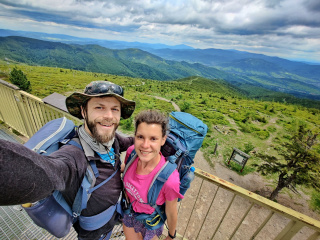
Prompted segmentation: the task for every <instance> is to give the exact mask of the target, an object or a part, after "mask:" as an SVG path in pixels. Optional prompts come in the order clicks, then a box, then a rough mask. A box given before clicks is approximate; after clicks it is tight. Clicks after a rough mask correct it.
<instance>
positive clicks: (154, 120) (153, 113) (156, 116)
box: [134, 110, 169, 137]
mask: <svg viewBox="0 0 320 240" xmlns="http://www.w3.org/2000/svg"><path fill="white" fill-rule="evenodd" d="M134 120H135V133H134V134H136V133H137V129H138V126H139V125H140V123H143V122H144V123H146V124H159V125H160V126H161V130H162V137H164V136H165V135H166V134H167V131H168V127H169V125H168V117H167V116H165V115H164V114H163V113H161V112H160V111H158V110H144V111H142V112H140V113H139V114H138V115H137V116H136V117H135V119H134Z"/></svg>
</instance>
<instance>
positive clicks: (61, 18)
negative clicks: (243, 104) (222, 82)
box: [0, 0, 320, 63]
mask: <svg viewBox="0 0 320 240" xmlns="http://www.w3.org/2000/svg"><path fill="white" fill-rule="evenodd" d="M0 28H1V29H10V30H22V31H33V32H45V33H54V34H66V35H71V36H75V37H85V38H94V39H105V40H119V41H128V42H135V41H138V42H145V43H162V44H167V45H180V44H185V45H188V46H191V47H193V48H200V49H205V48H217V49H235V50H239V51H248V52H253V53H261V54H265V55H269V56H277V57H281V58H286V59H291V60H299V61H309V62H318V63H320V1H319V0H184V1H183V0H105V1H102V0H0Z"/></svg>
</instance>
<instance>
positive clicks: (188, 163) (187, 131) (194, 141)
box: [123, 112, 208, 229]
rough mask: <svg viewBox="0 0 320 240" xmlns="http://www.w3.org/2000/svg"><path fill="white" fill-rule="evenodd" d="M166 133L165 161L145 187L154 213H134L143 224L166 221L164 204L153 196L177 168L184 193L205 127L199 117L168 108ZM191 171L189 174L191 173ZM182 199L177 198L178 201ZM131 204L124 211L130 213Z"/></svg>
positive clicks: (151, 226)
mask: <svg viewBox="0 0 320 240" xmlns="http://www.w3.org/2000/svg"><path fill="white" fill-rule="evenodd" d="M169 128H170V129H169V130H170V131H169V133H167V139H166V143H165V144H164V145H163V147H162V148H161V153H162V155H163V156H164V157H166V160H167V161H166V163H165V164H164V165H163V167H162V168H161V169H160V170H159V172H158V173H157V174H156V176H155V177H154V179H153V181H152V182H151V184H150V187H149V189H148V204H149V205H150V206H152V207H153V208H155V211H154V212H153V214H151V215H148V214H143V213H142V214H135V217H136V219H137V220H139V221H142V222H143V223H144V225H145V227H146V228H148V229H157V228H159V227H161V226H162V225H163V224H164V222H165V221H166V215H165V209H164V204H163V205H161V206H158V205H157V204H156V200H157V198H158V195H159V193H160V191H161V188H162V187H163V185H164V183H165V182H166V181H167V180H168V178H169V176H170V175H171V174H172V173H173V171H174V170H175V169H177V170H178V172H179V178H180V183H181V184H180V194H181V195H184V194H185V193H186V191H187V189H188V188H189V187H190V182H191V181H192V180H193V178H192V175H193V176H194V167H192V164H193V163H194V160H193V159H194V157H195V155H196V153H197V151H198V150H199V148H200V147H201V145H202V142H203V140H204V138H205V136H206V134H207V130H208V127H207V125H206V124H204V123H203V122H202V121H201V120H200V119H198V118H196V117H195V116H193V115H191V114H189V113H185V112H171V113H170V114H169ZM136 157H137V154H136V152H135V150H134V149H133V151H132V152H131V154H130V155H129V157H128V159H127V162H126V166H125V169H124V172H123V176H124V174H125V173H126V171H127V169H128V168H129V167H130V166H131V164H132V163H133V162H134V160H135V159H136ZM190 175H191V177H190ZM180 200H181V199H179V201H180ZM130 211H131V209H130V207H129V208H128V209H127V210H126V211H125V213H129V212H130Z"/></svg>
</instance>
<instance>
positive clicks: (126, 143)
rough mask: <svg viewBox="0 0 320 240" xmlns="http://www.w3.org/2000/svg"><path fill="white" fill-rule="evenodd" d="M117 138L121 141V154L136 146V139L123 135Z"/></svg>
mask: <svg viewBox="0 0 320 240" xmlns="http://www.w3.org/2000/svg"><path fill="white" fill-rule="evenodd" d="M117 138H118V141H119V146H120V149H119V152H120V153H121V152H124V151H127V149H128V147H130V146H132V145H133V144H134V137H125V136H123V135H120V134H117Z"/></svg>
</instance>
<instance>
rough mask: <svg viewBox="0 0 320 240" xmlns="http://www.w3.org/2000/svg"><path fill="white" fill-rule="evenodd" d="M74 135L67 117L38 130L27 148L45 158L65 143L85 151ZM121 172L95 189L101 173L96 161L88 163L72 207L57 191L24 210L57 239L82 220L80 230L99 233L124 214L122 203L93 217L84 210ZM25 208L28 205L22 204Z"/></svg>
mask: <svg viewBox="0 0 320 240" xmlns="http://www.w3.org/2000/svg"><path fill="white" fill-rule="evenodd" d="M75 133H76V126H75V125H74V123H73V122H72V121H71V120H68V119H67V118H65V117H63V118H59V119H55V120H52V121H50V122H48V123H47V124H45V125H44V126H43V127H42V128H41V129H40V130H39V131H37V132H36V133H35V134H34V135H33V136H32V137H31V138H30V139H29V140H28V141H27V142H26V143H25V146H26V147H27V148H29V149H31V150H33V151H35V152H37V153H39V154H42V155H50V154H51V153H53V152H55V151H57V150H58V149H59V148H60V147H61V146H62V145H66V144H69V145H74V146H76V147H79V148H80V149H83V148H82V144H81V141H80V139H79V138H73V137H74V136H75ZM118 170H119V169H117V170H116V171H115V172H114V173H113V174H112V175H111V176H110V177H109V178H107V179H106V180H104V181H103V182H101V183H100V184H99V185H97V186H95V187H94V185H95V182H96V178H97V177H98V176H99V171H98V169H97V167H96V165H95V162H94V161H89V162H88V165H87V170H86V174H85V176H84V178H83V180H82V183H81V186H80V188H79V190H78V192H77V194H76V197H75V200H74V202H73V205H72V206H70V205H69V204H68V203H67V202H66V201H65V199H64V198H63V196H62V194H61V192H59V191H57V190H56V191H54V192H53V193H52V195H50V196H48V197H46V198H44V199H42V200H40V201H38V202H36V203H34V204H32V205H31V206H30V207H24V209H25V211H26V212H27V213H28V215H29V216H30V218H31V219H32V220H33V221H34V223H35V224H36V225H38V226H39V227H42V228H44V229H46V230H47V231H48V232H50V233H51V234H52V235H54V236H56V237H58V238H61V237H64V236H66V235H67V234H68V233H69V231H70V229H71V227H72V225H73V224H74V223H75V222H76V221H79V224H80V226H81V228H83V229H85V230H87V231H93V230H96V229H98V228H100V227H102V226H103V225H105V224H106V223H107V222H109V220H110V219H111V217H112V216H113V214H114V212H115V211H118V212H119V213H120V214H122V211H121V205H120V204H121V202H120V201H119V202H118V203H117V204H116V205H113V206H111V207H109V208H108V209H106V210H105V211H103V212H102V213H100V214H97V215H94V216H90V217H84V216H82V215H81V211H82V210H83V209H85V208H86V207H87V202H88V200H89V198H90V195H91V193H92V192H93V191H95V190H96V189H98V188H99V187H101V186H102V185H103V184H105V183H107V182H108V181H109V180H110V179H111V178H112V177H113V176H114V175H115V174H116V173H117V171H118ZM23 206H25V205H24V204H23Z"/></svg>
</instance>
